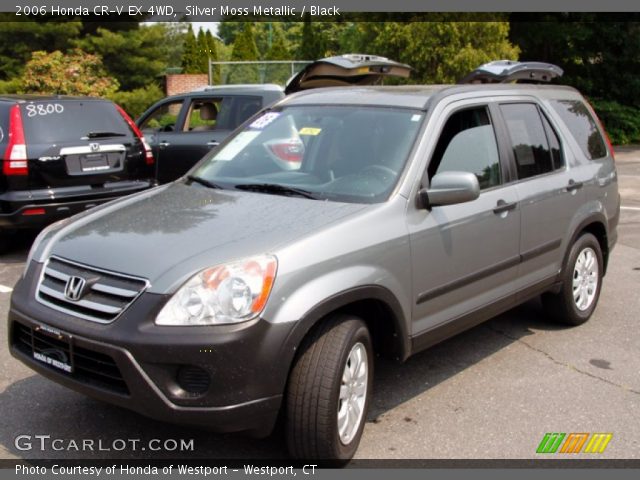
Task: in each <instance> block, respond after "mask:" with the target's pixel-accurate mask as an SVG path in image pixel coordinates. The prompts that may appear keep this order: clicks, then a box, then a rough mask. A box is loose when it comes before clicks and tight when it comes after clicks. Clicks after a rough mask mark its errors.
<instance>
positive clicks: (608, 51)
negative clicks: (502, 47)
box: [511, 13, 640, 107]
mask: <svg viewBox="0 0 640 480" xmlns="http://www.w3.org/2000/svg"><path fill="white" fill-rule="evenodd" d="M542 20H545V21H539V22H526V21H520V18H519V17H518V16H516V15H515V14H514V15H512V17H511V39H512V41H513V42H515V43H517V44H518V45H520V47H521V49H522V55H521V57H522V59H523V60H537V61H545V62H549V63H554V64H556V65H558V66H560V67H561V68H562V69H563V70H564V72H565V73H564V75H563V77H562V80H561V82H562V83H564V84H568V85H572V86H574V87H576V88H578V89H579V90H580V91H581V92H583V93H584V94H586V95H588V96H592V97H596V98H601V99H604V100H615V101H616V102H619V103H621V104H624V105H633V106H636V107H640V56H638V51H639V50H640V24H639V23H638V22H602V21H598V15H597V14H590V13H571V14H562V15H546V16H544V17H543V18H542Z"/></svg>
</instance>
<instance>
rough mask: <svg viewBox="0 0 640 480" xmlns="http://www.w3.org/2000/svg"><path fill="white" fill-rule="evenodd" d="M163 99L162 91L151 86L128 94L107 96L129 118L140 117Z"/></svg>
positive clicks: (153, 85)
mask: <svg viewBox="0 0 640 480" xmlns="http://www.w3.org/2000/svg"><path fill="white" fill-rule="evenodd" d="M163 97H164V92H163V91H162V89H161V88H160V87H159V86H157V85H155V84H151V85H149V86H148V87H145V88H136V89H135V90H132V91H130V92H115V93H112V94H109V99H110V100H113V101H114V102H116V103H117V104H118V105H120V106H121V107H122V108H123V109H124V110H125V111H126V112H127V113H128V114H129V115H130V116H131V118H137V117H139V116H140V115H142V114H143V113H144V112H145V110H146V109H147V108H149V107H150V106H151V105H153V104H154V103H155V102H157V101H158V100H160V99H162V98H163Z"/></svg>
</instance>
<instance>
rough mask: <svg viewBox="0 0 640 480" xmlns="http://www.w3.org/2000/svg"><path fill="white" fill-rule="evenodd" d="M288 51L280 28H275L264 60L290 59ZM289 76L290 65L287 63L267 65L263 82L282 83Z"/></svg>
mask: <svg viewBox="0 0 640 480" xmlns="http://www.w3.org/2000/svg"><path fill="white" fill-rule="evenodd" d="M290 59H291V57H290V53H289V50H288V49H287V45H286V43H285V38H284V34H283V33H282V31H281V30H279V29H278V30H275V33H274V35H273V43H272V44H271V48H270V49H269V51H268V52H267V55H266V56H265V60H290ZM290 76H291V67H290V66H289V65H284V64H283V65H279V64H273V65H267V67H266V70H265V79H264V81H265V82H268V83H279V84H281V85H284V84H285V83H286V81H287V79H288V78H289V77H290Z"/></svg>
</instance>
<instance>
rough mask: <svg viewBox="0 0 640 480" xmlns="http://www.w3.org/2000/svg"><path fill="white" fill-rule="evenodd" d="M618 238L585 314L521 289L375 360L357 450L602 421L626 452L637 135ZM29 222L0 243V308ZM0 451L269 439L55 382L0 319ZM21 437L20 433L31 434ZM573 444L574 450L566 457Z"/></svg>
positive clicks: (392, 454)
mask: <svg viewBox="0 0 640 480" xmlns="http://www.w3.org/2000/svg"><path fill="white" fill-rule="evenodd" d="M617 165H618V174H619V181H620V192H621V194H622V197H623V202H622V203H623V210H622V212H621V221H620V222H621V223H620V225H619V241H618V245H617V246H616V248H615V250H614V252H613V254H612V257H611V261H610V265H609V271H608V274H607V277H606V279H605V282H604V286H603V290H602V294H601V297H600V303H599V306H598V309H597V310H596V313H595V314H594V316H593V317H592V319H591V320H590V321H589V322H588V323H587V324H585V325H583V326H581V327H576V328H564V327H559V326H556V325H554V324H552V323H548V322H547V321H545V318H544V314H543V313H542V310H541V309H540V306H539V304H538V303H537V302H535V301H534V302H530V303H528V304H526V305H523V306H521V307H519V308H517V309H515V310H512V311H510V312H508V313H506V314H503V315H501V316H500V317H497V318H495V319H493V320H490V321H489V322H487V323H485V324H483V325H480V326H478V327H476V328H474V329H472V330H470V331H468V332H466V333H464V334H461V335H459V336H457V337H455V338H453V339H450V340H448V341H446V342H444V343H442V344H440V345H437V346H436V347H434V348H432V349H431V350H429V351H426V352H423V353H422V354H419V355H417V356H415V357H413V358H411V359H410V360H409V361H408V362H407V363H405V364H403V365H397V364H394V363H391V362H378V364H377V365H376V369H377V371H376V376H375V387H374V395H373V404H372V406H371V409H370V412H369V418H368V421H367V424H366V427H365V432H364V436H363V439H362V443H361V445H360V448H359V450H358V452H357V457H358V458H376V459H378V458H418V459H431V458H446V459H455V458H474V459H494V458H500V459H501V458H535V457H536V453H535V451H536V448H537V446H538V444H539V443H540V441H541V439H542V437H543V436H544V434H545V433H546V432H566V433H570V432H590V433H594V432H603V433H604V432H606V433H612V434H613V437H612V440H611V441H610V443H609V445H608V447H607V449H606V451H605V453H603V454H602V455H600V456H599V457H598V458H635V459H638V458H640V374H639V373H640V329H639V328H638V321H639V319H640V294H639V292H638V290H639V287H640V149H634V148H619V149H617ZM32 238H33V237H32V236H29V235H24V236H21V237H20V238H18V239H15V245H14V247H13V250H12V251H11V252H10V253H9V254H7V255H4V256H0V316H1V317H2V318H3V319H4V318H6V316H7V311H8V307H9V297H10V291H11V287H12V286H13V285H14V284H15V282H16V281H17V280H18V278H19V276H20V275H21V273H22V270H23V268H24V261H25V259H26V256H27V251H28V246H29V243H30V241H31V240H32ZM0 338H2V346H1V347H0V366H1V370H0V412H1V418H2V428H1V429H0V458H63V457H66V458H73V459H77V458H92V459H95V458H127V459H132V458H155V457H167V458H176V457H191V458H195V457H200V458H205V457H206V458H222V459H229V458H254V459H255V458H273V457H283V456H285V455H286V449H285V448H284V445H283V444H282V440H281V439H280V437H278V436H277V435H276V436H274V438H272V439H267V440H253V439H248V438H244V437H242V436H237V435H216V434H212V433H209V432H206V431H204V430H195V429H187V428H182V427H177V426H172V425H168V424H163V423H161V422H157V421H153V420H149V419H146V418H144V417H142V416H139V415H137V414H135V413H131V412H129V411H126V410H123V409H120V408H117V407H114V406H111V405H107V404H103V403H100V402H97V401H94V400H92V399H89V398H85V397H84V396H82V395H80V394H77V393H75V392H72V391H69V390H67V389H65V388H63V387H61V386H59V385H57V384H55V383H52V382H50V381H48V380H46V379H44V378H43V377H40V376H38V375H35V374H34V373H33V372H32V371H31V370H29V369H28V368H26V367H25V366H23V365H22V364H20V363H19V362H17V361H15V360H14V359H13V358H12V357H11V356H10V355H9V353H8V351H7V347H6V323H5V322H4V321H2V323H1V324H0ZM19 435H31V436H34V435H50V436H51V438H60V439H66V440H76V441H77V442H81V441H82V440H83V439H94V440H96V441H97V440H99V439H101V440H102V441H103V442H104V445H112V444H113V441H114V440H118V439H125V440H126V439H141V441H142V442H141V444H140V445H145V442H146V441H147V440H150V439H160V440H165V439H193V440H194V442H193V445H194V451H192V452H191V451H189V452H178V451H158V452H149V451H148V450H145V451H142V449H140V450H138V451H132V450H131V449H125V450H122V451H113V450H111V451H107V450H103V451H95V450H94V451H88V452H78V451H75V450H70V451H69V450H62V451H54V450H52V449H47V450H46V451H45V452H41V451H40V450H39V449H38V448H34V449H31V450H19V449H18V448H16V446H15V438H16V437H17V436H19ZM35 446H36V445H35V442H34V447H35ZM573 458H575V457H573Z"/></svg>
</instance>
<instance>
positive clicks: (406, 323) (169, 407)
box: [9, 59, 619, 459]
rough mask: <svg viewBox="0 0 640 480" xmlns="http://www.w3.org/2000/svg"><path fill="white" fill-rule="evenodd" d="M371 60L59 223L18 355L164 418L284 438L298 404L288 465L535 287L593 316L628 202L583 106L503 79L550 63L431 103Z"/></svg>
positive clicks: (33, 262)
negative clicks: (158, 182) (173, 170)
mask: <svg viewBox="0 0 640 480" xmlns="http://www.w3.org/2000/svg"><path fill="white" fill-rule="evenodd" d="M366 61H367V60H366V59H364V60H362V61H361V63H366ZM379 63H380V62H379ZM390 63H391V62H390ZM391 66H393V65H391ZM359 68H360V70H359V75H361V77H362V78H363V80H362V81H361V80H358V79H356V78H355V77H354V76H350V77H349V78H348V79H347V80H346V81H345V83H349V84H351V86H348V87H336V88H330V89H327V88H322V89H309V90H307V91H302V92H300V93H296V94H293V95H290V96H288V97H286V98H285V99H283V100H281V101H280V102H279V103H277V104H276V105H274V106H273V107H271V108H270V109H268V110H267V111H263V112H261V113H259V114H258V115H257V116H255V117H253V118H252V119H251V120H249V121H248V122H247V123H246V124H245V126H244V127H243V128H242V129H240V130H239V131H237V132H236V133H235V134H234V135H232V136H231V137H229V138H227V139H226V140H225V141H224V142H223V143H222V144H221V145H220V147H219V148H217V149H216V150H215V151H213V152H211V153H210V154H208V155H207V156H206V157H205V158H204V159H203V160H202V161H201V162H200V163H199V164H198V165H197V166H196V167H195V168H194V169H193V170H191V171H190V172H189V174H188V175H187V176H185V177H183V178H181V179H179V180H177V181H176V182H174V183H170V184H168V185H164V186H161V187H158V188H155V189H153V190H150V191H147V192H143V193H140V194H137V195H134V196H130V197H127V198H125V199H120V200H116V201H114V202H111V203H109V204H107V205H104V206H101V207H98V208H96V209H94V210H92V211H91V212H87V213H83V214H80V215H78V216H76V217H74V219H73V220H72V221H68V220H65V221H62V222H61V223H58V224H56V225H54V226H52V227H51V228H49V229H47V230H45V231H44V232H43V233H42V234H41V235H40V236H39V237H38V239H37V240H36V242H35V244H34V245H33V248H32V250H31V253H30V256H29V260H28V263H27V267H26V270H25V273H24V275H23V277H22V278H21V280H20V281H19V282H18V284H17V285H16V287H15V289H14V292H13V296H12V303H11V309H10V313H9V323H10V328H9V332H10V338H9V342H10V348H11V352H12V353H13V355H15V356H16V357H17V358H18V359H20V360H21V361H23V362H24V363H26V364H28V365H29V366H30V367H32V368H33V369H34V370H36V371H38V372H40V373H41V374H42V375H45V376H46V377H48V378H50V379H52V380H54V381H56V382H58V383H61V384H63V385H66V386H67V387H69V388H72V389H74V390H77V391H80V392H83V393H85V394H87V395H91V396H93V397H96V398H99V399H102V400H105V401H107V402H110V403H114V404H117V405H121V406H123V407H126V408H130V409H133V410H136V411H138V412H140V413H142V414H144V415H149V416H152V417H155V418H158V419H161V420H165V421H172V422H177V423H182V424H191V425H197V426H206V427H208V428H212V429H215V430H218V431H250V432H251V433H252V434H254V435H266V434H268V433H269V432H270V431H271V430H272V429H273V427H274V425H275V423H276V418H277V417H278V414H279V413H280V412H283V418H284V423H285V429H286V435H287V441H288V446H289V450H290V452H291V454H292V455H294V456H296V457H302V458H320V459H348V458H350V457H351V456H352V455H353V454H354V452H355V451H356V448H357V446H358V443H359V441H360V437H361V435H362V431H363V427H364V424H365V419H366V415H367V408H368V406H369V401H370V396H371V391H372V387H373V369H374V359H375V356H376V355H378V354H380V355H387V356H390V357H392V358H396V359H398V360H401V361H402V360H406V359H407V358H408V357H409V356H411V355H412V354H414V353H416V352H419V351H420V350H423V349H425V348H427V347H429V346H431V345H433V344H435V343H437V342H440V341H442V340H444V339H445V338H447V337H450V336H452V335H455V334H456V333H458V332H460V331H462V330H464V329H467V328H469V327H472V326H474V325H476V324H478V323H479V322H482V321H484V320H487V319H488V318H490V317H492V316H494V315H497V314H499V313H500V312H504V311H505V310H507V309H510V308H512V307H514V306H515V305H517V304H519V303H521V302H524V301H526V300H528V299H530V298H532V297H534V296H537V295H542V298H543V301H544V305H545V307H546V309H547V312H548V315H549V318H552V319H554V320H558V321H560V322H564V323H567V324H570V325H579V324H581V323H583V322H586V321H587V320H588V319H589V317H590V316H591V314H592V313H593V311H594V309H595V307H596V304H597V302H598V296H599V293H600V288H601V285H602V278H603V276H604V274H605V272H606V268H607V261H608V258H609V255H610V252H611V249H612V247H613V245H614V243H615V241H616V225H617V221H618V213H619V195H618V187H617V178H616V169H615V165H614V160H613V151H612V149H611V146H610V145H608V143H607V141H606V140H605V138H606V137H605V134H604V131H603V129H602V127H601V126H600V125H599V123H598V121H597V119H596V118H595V116H594V113H593V111H592V109H591V107H590V106H589V105H588V104H587V103H586V102H585V100H584V99H583V97H582V96H581V95H580V94H579V93H578V92H577V91H575V90H574V89H572V88H567V87H561V86H549V85H546V86H541V85H537V84H526V83H510V84H504V83H496V81H502V80H507V81H511V80H513V79H514V78H516V79H520V80H522V79H524V80H525V81H531V80H532V79H540V78H542V79H544V78H543V77H545V76H547V77H553V76H555V71H554V70H553V69H550V68H548V67H545V66H544V65H543V66H540V65H537V66H535V65H534V66H531V65H522V64H520V65H513V64H510V63H507V64H504V63H503V64H492V65H489V66H488V67H486V68H484V69H481V70H479V71H477V72H476V74H475V75H472V76H470V77H469V78H468V80H467V81H468V82H470V83H467V84H464V85H457V86H411V87H376V86H363V85H362V84H364V83H371V82H367V81H365V80H364V76H363V71H365V70H363V69H365V68H369V67H366V65H365V66H360V67H359ZM375 68H378V67H375ZM327 70H330V68H329V67H327V65H324V66H323V68H322V69H319V70H318V71H319V72H320V73H321V75H320V74H319V77H322V78H324V79H327V78H329V79H330V82H329V83H331V84H332V85H333V84H336V83H339V80H338V79H337V76H333V75H332V74H331V72H327ZM368 71H369V72H370V74H371V75H378V74H384V73H385V72H384V69H382V68H378V69H377V70H375V69H374V67H371V68H370V69H369V70H368ZM387 71H389V70H387ZM307 74H308V75H307V79H306V80H305V81H304V82H301V83H302V84H303V85H304V84H306V85H308V86H318V83H319V82H320V80H321V79H320V78H316V79H313V78H311V77H313V75H312V74H311V72H310V71H308V72H307ZM305 82H306V83H305ZM354 84H355V85H354ZM303 89H304V88H303Z"/></svg>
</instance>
